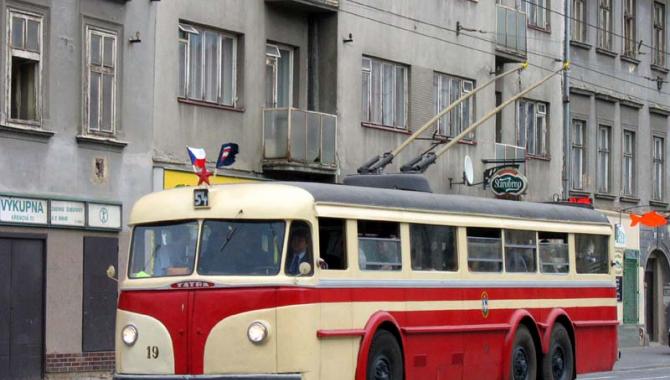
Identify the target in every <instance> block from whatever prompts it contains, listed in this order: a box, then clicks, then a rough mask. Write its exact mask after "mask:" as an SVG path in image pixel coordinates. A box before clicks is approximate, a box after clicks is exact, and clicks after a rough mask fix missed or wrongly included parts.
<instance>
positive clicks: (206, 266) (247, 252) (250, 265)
mask: <svg viewBox="0 0 670 380" xmlns="http://www.w3.org/2000/svg"><path fill="white" fill-rule="evenodd" d="M284 228H285V222H283V221H272V220H270V221H260V220H206V221H204V222H203V225H202V238H201V239H202V241H201V243H200V259H199V260H198V273H200V274H203V275H232V276H272V275H276V274H277V273H279V266H280V262H281V252H282V247H283V242H284Z"/></svg>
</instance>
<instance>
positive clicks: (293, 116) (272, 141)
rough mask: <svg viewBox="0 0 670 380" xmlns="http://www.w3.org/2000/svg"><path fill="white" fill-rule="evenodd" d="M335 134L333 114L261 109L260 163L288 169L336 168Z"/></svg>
mask: <svg viewBox="0 0 670 380" xmlns="http://www.w3.org/2000/svg"><path fill="white" fill-rule="evenodd" d="M336 135H337V116H335V115H330V114H326V113H320V112H314V111H304V110H300V109H297V108H269V109H264V110H263V164H264V166H266V167H267V166H274V167H282V166H284V167H291V168H292V169H291V170H301V168H302V169H304V170H305V171H314V170H316V171H326V172H331V171H335V170H336V169H337V162H336V158H335V149H336ZM296 166H297V167H296Z"/></svg>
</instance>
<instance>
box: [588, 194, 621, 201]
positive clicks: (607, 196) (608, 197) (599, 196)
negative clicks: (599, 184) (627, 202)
mask: <svg viewBox="0 0 670 380" xmlns="http://www.w3.org/2000/svg"><path fill="white" fill-rule="evenodd" d="M593 196H594V197H595V198H596V199H604V200H608V201H613V200H615V199H616V195H612V194H607V193H595V194H594V195H593Z"/></svg>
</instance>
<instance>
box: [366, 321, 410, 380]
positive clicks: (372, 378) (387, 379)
mask: <svg viewBox="0 0 670 380" xmlns="http://www.w3.org/2000/svg"><path fill="white" fill-rule="evenodd" d="M403 374H404V370H403V362H402V351H401V350H400V345H398V341H397V340H396V338H395V336H393V334H391V333H390V332H389V331H386V330H379V331H377V332H376V333H375V336H374V337H373V338H372V344H371V345H370V352H369V354H368V366H367V373H366V379H367V380H402V379H403Z"/></svg>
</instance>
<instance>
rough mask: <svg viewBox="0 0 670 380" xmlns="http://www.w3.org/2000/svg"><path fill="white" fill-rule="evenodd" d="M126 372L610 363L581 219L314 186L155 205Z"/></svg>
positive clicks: (139, 231)
mask: <svg viewBox="0 0 670 380" xmlns="http://www.w3.org/2000/svg"><path fill="white" fill-rule="evenodd" d="M130 224H131V225H132V229H133V235H132V244H131V248H130V256H129V259H128V268H127V271H126V272H125V273H124V274H123V275H122V276H121V277H122V278H121V279H120V296H119V302H118V311H117V317H116V326H117V332H116V373H115V378H116V379H198V378H202V379H247V380H248V379H296V380H297V379H303V380H314V379H337V380H341V379H357V380H363V379H393V380H395V379H419V380H423V379H461V378H463V379H465V378H467V379H515V380H516V379H536V378H543V379H556V380H558V379H572V378H574V377H575V376H576V374H581V373H586V372H593V371H605V370H610V369H611V368H612V367H613V365H614V363H615V361H616V360H617V355H618V348H617V325H618V322H617V310H616V287H615V281H614V278H613V276H612V273H611V271H610V268H611V264H610V262H611V257H610V256H611V251H612V246H613V238H612V236H611V235H612V231H611V228H610V224H609V223H608V221H607V219H606V218H605V217H604V216H602V215H601V214H599V213H597V212H595V211H593V210H589V209H584V208H578V207H569V206H562V205H552V204H539V203H529V202H513V201H502V200H491V199H482V198H473V197H466V196H457V195H437V194H432V193H421V192H411V191H402V190H390V189H379V188H366V187H356V186H346V185H331V184H314V183H262V184H235V185H218V186H213V187H210V188H192V187H185V188H178V189H173V190H167V191H163V192H158V193H153V194H149V195H146V196H145V197H143V198H142V199H140V200H139V201H138V202H137V203H136V204H135V206H134V207H133V210H132V212H131V216H130Z"/></svg>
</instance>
